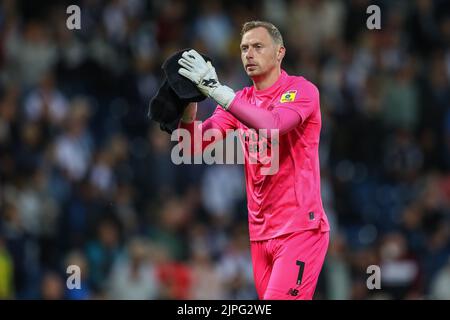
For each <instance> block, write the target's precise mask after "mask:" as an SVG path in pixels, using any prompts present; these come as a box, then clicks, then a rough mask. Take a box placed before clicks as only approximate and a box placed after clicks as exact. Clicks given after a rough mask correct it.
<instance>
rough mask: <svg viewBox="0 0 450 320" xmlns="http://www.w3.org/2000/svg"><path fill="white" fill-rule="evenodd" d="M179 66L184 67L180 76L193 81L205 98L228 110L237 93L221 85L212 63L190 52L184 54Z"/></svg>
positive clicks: (195, 52) (193, 51) (180, 71)
mask: <svg viewBox="0 0 450 320" xmlns="http://www.w3.org/2000/svg"><path fill="white" fill-rule="evenodd" d="M178 64H179V65H180V66H181V67H182V68H180V69H179V70H178V73H179V74H181V75H182V76H184V77H186V78H188V79H189V80H191V81H192V82H193V83H194V84H195V85H196V86H197V88H198V89H199V90H200V92H201V93H203V94H204V95H205V96H208V97H210V98H212V99H214V100H215V101H216V102H217V103H218V104H220V105H221V106H222V107H223V108H224V109H225V110H226V109H228V107H229V105H230V104H231V102H232V101H233V99H234V97H235V93H234V91H233V89H231V88H229V87H227V86H224V85H221V84H220V82H219V79H218V78H217V74H216V70H215V69H214V67H213V66H212V65H211V62H209V61H208V62H206V61H205V59H203V57H202V56H201V55H200V54H199V53H198V52H197V51H195V50H189V51H186V52H184V53H183V54H182V58H181V59H180V60H178Z"/></svg>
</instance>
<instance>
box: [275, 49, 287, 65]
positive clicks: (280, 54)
mask: <svg viewBox="0 0 450 320" xmlns="http://www.w3.org/2000/svg"><path fill="white" fill-rule="evenodd" d="M285 54H286V48H285V47H283V46H280V47H279V48H278V52H277V61H278V62H281V61H282V60H283V58H284V55H285Z"/></svg>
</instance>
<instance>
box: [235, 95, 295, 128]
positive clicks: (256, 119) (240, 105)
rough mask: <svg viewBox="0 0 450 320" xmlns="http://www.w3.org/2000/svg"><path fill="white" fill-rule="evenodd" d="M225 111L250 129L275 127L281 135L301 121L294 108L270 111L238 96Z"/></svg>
mask: <svg viewBox="0 0 450 320" xmlns="http://www.w3.org/2000/svg"><path fill="white" fill-rule="evenodd" d="M227 111H228V112H230V113H231V114H232V115H233V116H234V117H235V118H236V119H238V120H239V121H240V122H242V123H243V124H245V125H246V126H247V127H249V128H251V129H255V130H259V129H267V130H274V129H276V130H279V132H280V134H281V135H282V134H284V133H286V132H289V131H290V130H292V129H293V128H295V127H296V126H297V125H299V124H300V122H301V121H302V119H301V117H300V115H299V114H298V113H297V112H296V111H294V110H290V109H288V108H278V109H274V110H272V111H270V110H266V109H263V108H259V107H257V106H255V105H252V104H250V103H248V102H246V101H244V100H242V99H239V98H238V97H236V98H235V99H234V100H233V101H232V102H231V104H230V106H229V108H228V110H227ZM269 135H270V132H269Z"/></svg>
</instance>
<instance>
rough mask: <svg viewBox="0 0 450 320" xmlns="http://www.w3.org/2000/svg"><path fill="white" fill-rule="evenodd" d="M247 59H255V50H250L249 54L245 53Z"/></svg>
mask: <svg viewBox="0 0 450 320" xmlns="http://www.w3.org/2000/svg"><path fill="white" fill-rule="evenodd" d="M245 58H246V59H247V60H248V59H253V49H252V48H248V50H247V52H246V53H245Z"/></svg>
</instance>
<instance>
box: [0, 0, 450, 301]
mask: <svg viewBox="0 0 450 320" xmlns="http://www.w3.org/2000/svg"><path fill="white" fill-rule="evenodd" d="M70 4H78V5H79V6H80V8H81V30H74V31H71V30H68V29H67V28H66V19H67V17H68V14H66V8H67V6H68V5H70ZM370 4H377V5H379V6H380V8H381V18H382V20H381V22H382V24H381V27H382V29H381V30H368V29H367V28H366V20H367V18H368V16H369V15H368V14H366V8H367V6H368V5H370ZM253 19H266V20H269V21H271V22H273V23H274V24H276V25H277V26H278V27H279V28H280V30H281V32H282V34H283V36H284V39H285V45H286V48H287V55H286V58H285V61H284V64H283V66H284V69H285V70H287V71H288V73H295V74H299V75H303V76H305V77H307V78H308V79H310V80H311V81H313V82H314V83H316V84H317V85H318V87H319V88H320V92H321V108H322V109H321V110H322V115H323V128H322V135H321V146H320V158H321V166H322V194H323V202H324V206H325V209H326V212H327V214H328V216H329V218H330V221H331V224H332V233H331V243H330V248H329V253H328V256H327V259H326V262H325V266H324V269H323V272H322V274H321V277H320V280H319V285H318V288H317V291H316V299H450V260H449V257H450V231H449V230H450V229H449V209H450V202H449V200H450V176H449V174H448V172H449V168H450V112H449V111H450V90H449V78H450V6H449V2H448V1H439V0H435V1H432V0H417V1H406V0H405V1H366V0H351V1H333V0H321V1H319V0H297V1H294V0H290V1H268V0H266V1H249V0H240V1H217V2H213V1H179V0H178V1H177V0H171V1H162V0H161V1H145V0H129V1H125V0H115V1H100V0H85V1H11V0H4V1H1V3H0V179H1V185H0V298H13V299H24V298H36V299H41V298H42V299H49V298H58V299H62V298H65V299H101V298H106V299H255V298H256V293H255V290H254V286H253V278H252V271H251V270H252V269H251V260H250V256H249V243H248V233H247V216H246V209H245V207H246V200H245V192H244V180H243V179H244V178H243V169H242V168H241V167H240V166H238V165H215V166H207V165H183V166H175V165H173V164H172V163H171V161H170V151H171V147H172V145H173V143H172V142H170V137H169V135H168V134H167V133H164V132H161V131H160V130H159V128H158V126H157V125H154V124H153V123H151V122H150V121H148V119H147V118H146V113H147V107H148V103H149V99H150V98H151V97H152V96H153V95H154V94H155V91H156V90H157V88H158V86H159V83H160V81H161V79H162V74H161V69H160V66H161V63H162V61H164V59H165V58H166V57H167V56H168V55H170V54H171V53H173V52H174V51H176V50H179V49H181V48H185V47H194V48H196V49H198V50H199V51H202V52H204V53H207V54H208V55H210V56H211V57H212V58H213V61H214V65H215V67H216V69H217V71H218V75H219V79H220V80H221V81H222V82H223V83H225V84H227V85H229V86H231V87H232V88H234V89H235V90H238V89H240V88H241V87H242V86H245V85H248V84H249V80H248V79H247V77H246V76H245V74H244V72H243V69H242V66H241V63H240V57H239V47H238V45H239V41H240V35H239V32H240V28H241V26H242V24H243V23H244V22H245V21H247V20H253ZM214 108H215V105H214V104H213V103H212V102H211V101H205V102H202V103H201V104H200V106H199V116H200V118H201V119H204V118H206V117H207V116H208V115H210V114H211V112H212V111H213V110H214ZM71 264H76V265H79V266H80V267H81V272H82V273H81V274H82V283H81V284H82V289H81V290H67V289H66V285H65V284H66V278H67V274H66V268H67V266H68V265H71ZM369 265H379V266H380V267H381V271H382V272H381V275H382V282H381V284H382V289H381V290H368V289H367V287H366V279H367V277H368V274H367V273H366V268H367V266H369Z"/></svg>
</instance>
